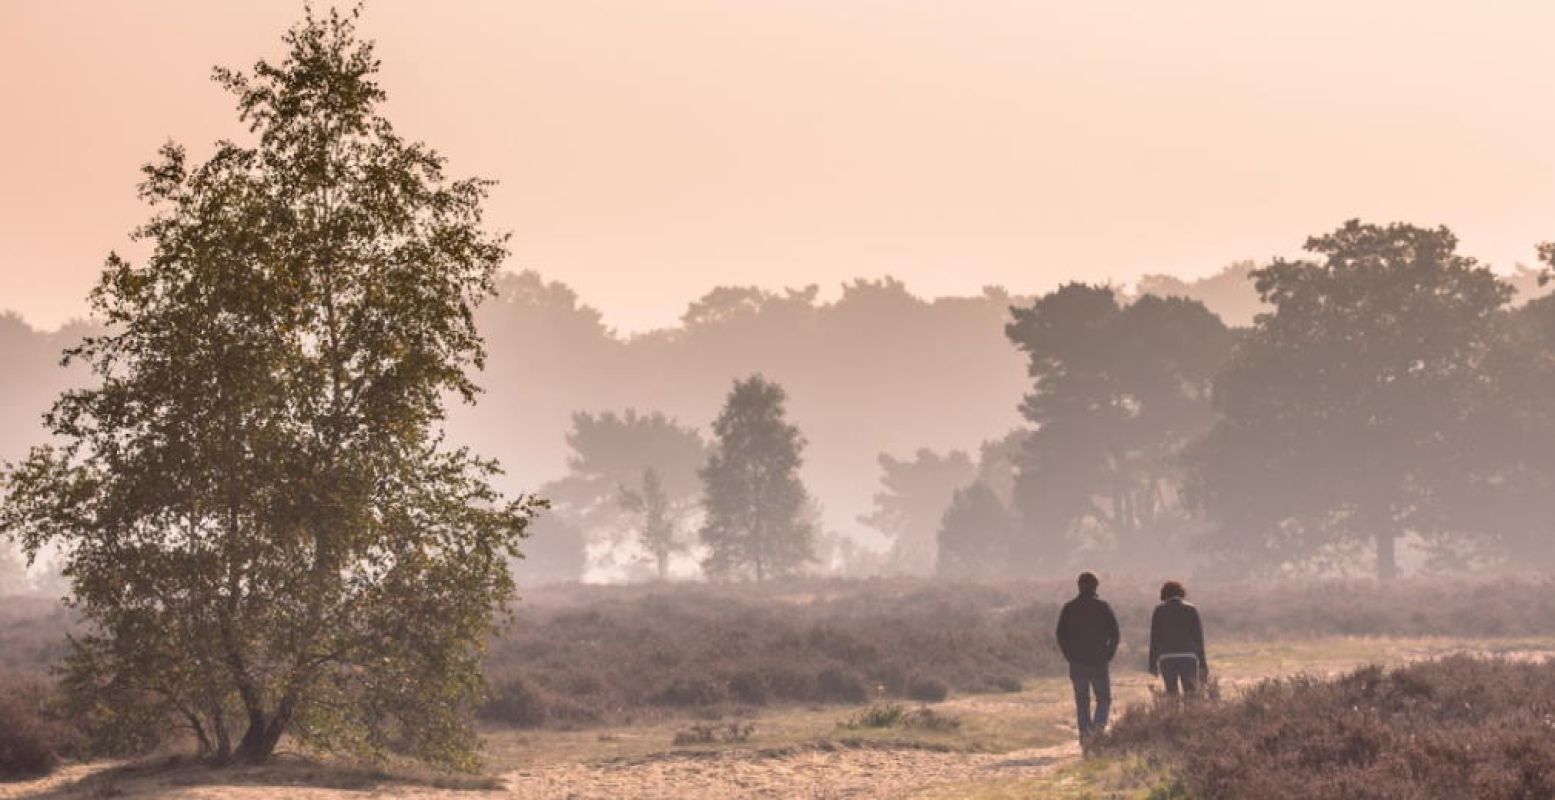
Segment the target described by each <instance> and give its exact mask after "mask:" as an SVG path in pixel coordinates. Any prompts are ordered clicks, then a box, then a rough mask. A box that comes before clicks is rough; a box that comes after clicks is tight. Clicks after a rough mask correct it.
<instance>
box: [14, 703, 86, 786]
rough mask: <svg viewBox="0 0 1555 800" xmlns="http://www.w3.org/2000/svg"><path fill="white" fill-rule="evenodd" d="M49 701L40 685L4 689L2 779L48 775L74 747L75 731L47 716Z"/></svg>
mask: <svg viewBox="0 0 1555 800" xmlns="http://www.w3.org/2000/svg"><path fill="white" fill-rule="evenodd" d="M47 702H48V696H47V690H46V688H45V687H42V686H40V685H34V684H25V683H16V684H9V683H8V684H7V685H6V686H5V687H3V689H0V778H5V779H13V778H26V777H35V776H39V775H47V774H48V773H50V772H53V771H54V768H55V767H56V766H58V764H59V760H60V756H61V755H64V754H65V753H67V752H69V751H70V750H71V749H72V748H73V746H74V743H75V738H76V737H75V734H74V732H73V731H72V730H71V729H70V727H69V726H67V725H65V724H64V723H62V722H60V721H58V720H56V719H53V718H52V716H51V715H49V714H48V713H47V711H46V710H45V708H44V705H45V704H46V703H47Z"/></svg>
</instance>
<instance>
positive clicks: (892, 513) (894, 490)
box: [859, 448, 976, 575]
mask: <svg viewBox="0 0 1555 800" xmlns="http://www.w3.org/2000/svg"><path fill="white" fill-rule="evenodd" d="M880 472H881V475H880V484H881V487H882V489H881V491H879V492H876V493H875V508H874V511H873V512H871V513H870V514H869V515H868V516H863V517H859V521H860V522H862V523H864V524H865V525H868V526H869V527H871V528H874V529H875V530H877V531H880V532H881V533H884V534H885V535H887V536H889V537H891V539H892V545H891V560H892V562H893V566H894V567H895V568H896V569H897V570H900V571H902V572H905V573H907V574H911V575H928V574H931V573H932V572H933V571H934V562H935V551H936V547H937V545H936V542H935V532H936V531H937V530H938V529H939V523H940V518H941V517H942V516H944V514H945V507H946V506H948V505H949V504H950V498H951V496H952V495H954V494H955V492H956V490H957V489H958V488H960V487H962V486H965V485H966V484H967V483H969V482H970V481H971V480H972V479H973V478H974V477H975V476H976V468H975V467H973V466H972V460H971V459H969V458H967V455H966V453H963V452H961V451H960V450H952V451H950V452H949V453H946V454H945V455H943V456H941V455H939V454H938V453H935V452H934V451H932V450H929V449H927V448H920V449H919V450H918V452H917V453H916V454H915V455H914V456H913V459H912V460H911V461H906V460H902V459H898V458H894V457H892V456H891V455H889V454H886V453H882V454H880Z"/></svg>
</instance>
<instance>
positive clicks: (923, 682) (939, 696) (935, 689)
mask: <svg viewBox="0 0 1555 800" xmlns="http://www.w3.org/2000/svg"><path fill="white" fill-rule="evenodd" d="M949 696H950V684H948V683H946V682H944V681H942V680H940V679H939V678H918V677H915V678H913V679H912V680H910V681H908V682H907V698H908V699H909V700H917V701H918V702H920V703H938V702H940V701H941V700H944V699H945V698H947V697H949Z"/></svg>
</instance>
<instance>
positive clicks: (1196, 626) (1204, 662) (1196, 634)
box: [1191, 608, 1209, 675]
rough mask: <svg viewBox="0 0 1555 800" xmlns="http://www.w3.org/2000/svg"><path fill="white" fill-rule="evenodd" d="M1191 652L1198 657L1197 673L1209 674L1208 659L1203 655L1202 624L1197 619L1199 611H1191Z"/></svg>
mask: <svg viewBox="0 0 1555 800" xmlns="http://www.w3.org/2000/svg"><path fill="white" fill-rule="evenodd" d="M1192 624H1193V627H1192V628H1191V630H1192V632H1193V652H1194V653H1195V654H1196V655H1198V657H1199V673H1200V674H1202V675H1208V674H1209V658H1208V657H1207V656H1205V655H1204V623H1203V622H1202V621H1201V620H1200V619H1199V610H1198V609H1197V608H1195V609H1193V623H1192Z"/></svg>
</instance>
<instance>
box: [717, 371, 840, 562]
mask: <svg viewBox="0 0 1555 800" xmlns="http://www.w3.org/2000/svg"><path fill="white" fill-rule="evenodd" d="M785 399H786V395H785V394H784V392H783V387H781V386H779V385H777V384H775V383H772V382H770V381H768V380H766V379H765V378H763V377H761V376H760V375H756V376H753V377H751V378H748V379H746V380H743V381H735V384H734V389H733V390H732V391H730V393H729V399H728V401H727V402H726V403H725V404H724V409H723V412H722V413H721V414H719V415H718V419H717V421H715V422H714V423H713V433H714V435H715V436H716V437H717V440H716V442H715V444H714V447H713V452H712V454H711V455H710V456H709V457H708V461H707V466H705V467H703V468H702V472H701V474H702V482H703V485H704V487H705V488H704V490H703V502H702V505H703V509H704V511H705V512H706V516H705V518H704V520H703V523H702V530H701V538H702V542H703V544H705V545H707V547H708V549H709V550H710V551H711V553H710V554H709V555H708V557H707V560H706V561H704V562H703V568H704V569H706V570H707V573H708V574H709V575H711V576H713V577H719V578H725V577H732V576H737V575H746V574H748V575H751V576H753V577H755V579H756V580H758V581H759V580H762V579H764V578H766V577H768V576H775V575H783V574H787V573H791V572H794V571H795V570H797V569H799V567H801V566H802V565H804V564H805V563H806V562H808V561H810V560H812V559H813V558H814V546H815V545H814V542H815V529H814V526H813V525H812V524H811V522H810V520H809V519H808V518H807V516H806V512H807V511H808V509H809V505H810V497H809V494H808V493H807V492H806V491H805V488H804V485H803V484H802V483H800V481H799V474H798V473H799V466H800V464H801V463H802V460H801V457H800V451H801V450H802V449H803V447H804V438H803V437H802V436H800V434H799V429H798V428H796V427H794V426H793V425H791V424H789V423H788V421H787V420H786V419H785V418H784V402H785Z"/></svg>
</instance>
